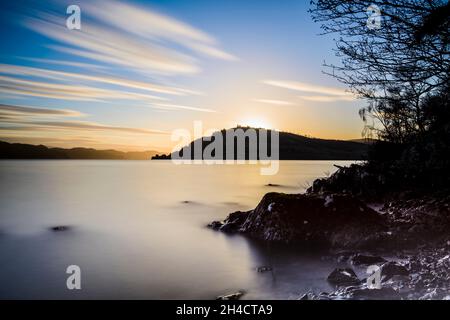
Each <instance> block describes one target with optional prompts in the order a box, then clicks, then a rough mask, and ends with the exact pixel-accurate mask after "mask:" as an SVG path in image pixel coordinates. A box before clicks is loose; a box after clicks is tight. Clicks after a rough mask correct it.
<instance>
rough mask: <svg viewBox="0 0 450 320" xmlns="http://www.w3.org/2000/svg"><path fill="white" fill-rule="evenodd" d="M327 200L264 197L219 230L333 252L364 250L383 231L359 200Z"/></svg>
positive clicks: (378, 219)
mask: <svg viewBox="0 0 450 320" xmlns="http://www.w3.org/2000/svg"><path fill="white" fill-rule="evenodd" d="M327 197H328V198H327ZM327 197H324V196H320V195H308V194H282V193H268V194H266V195H265V196H264V198H263V199H262V200H261V202H260V203H259V205H258V206H257V207H256V208H255V209H254V210H251V211H248V212H235V213H232V214H230V215H229V216H228V218H227V219H226V220H225V221H224V225H223V226H222V227H221V228H220V230H221V231H224V232H241V233H245V234H248V235H250V236H252V237H254V238H258V239H262V240H266V241H275V242H285V243H313V244H318V245H324V246H328V247H335V248H350V247H351V248H353V247H365V246H368V245H369V244H370V243H372V242H373V241H374V238H373V236H374V234H377V233H380V232H382V231H385V230H384V229H385V226H384V225H383V217H381V216H380V215H379V214H378V213H377V212H375V211H374V210H372V209H370V208H369V207H368V206H366V205H365V204H364V203H363V202H361V201H360V200H358V199H356V198H354V197H352V196H348V195H333V196H332V198H333V200H332V201H330V200H329V197H331V196H327ZM327 199H328V200H327ZM325 204H327V205H325Z"/></svg>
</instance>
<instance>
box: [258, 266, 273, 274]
mask: <svg viewBox="0 0 450 320" xmlns="http://www.w3.org/2000/svg"><path fill="white" fill-rule="evenodd" d="M256 271H257V272H260V273H264V272H269V271H272V267H268V266H262V267H258V268H256Z"/></svg>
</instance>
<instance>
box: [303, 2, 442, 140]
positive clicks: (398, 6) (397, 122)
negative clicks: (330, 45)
mask: <svg viewBox="0 0 450 320" xmlns="http://www.w3.org/2000/svg"><path fill="white" fill-rule="evenodd" d="M311 4H312V9H311V10H310V13H311V15H312V17H313V20H314V21H315V22H318V23H321V28H322V30H323V33H324V34H335V35H337V36H338V38H337V39H335V41H336V49H335V53H336V55H337V56H338V57H340V58H341V64H340V65H333V64H326V67H327V71H326V73H328V74H330V75H332V76H333V77H335V78H337V79H338V80H339V81H341V82H343V83H344V84H346V85H348V87H349V88H350V90H351V91H352V92H354V93H355V94H356V95H358V96H359V97H361V98H365V99H367V101H368V105H367V106H366V107H364V108H362V109H361V111H360V116H361V118H362V119H363V120H364V122H365V123H366V126H365V132H364V134H365V135H370V134H372V135H376V136H377V137H378V138H379V139H382V140H386V141H390V142H394V143H403V142H405V141H406V140H408V139H409V137H410V136H411V135H414V134H416V133H418V132H424V131H425V130H426V126H425V123H424V117H423V103H424V101H426V100H427V99H428V97H429V96H430V95H434V94H435V93H436V92H442V91H443V88H448V87H449V85H448V83H449V76H448V75H449V71H450V63H449V11H450V4H449V3H448V1H444V0H402V1H395V0H382V1H381V0H369V1H365V0H350V1H340V0H313V1H311ZM373 19H378V21H377V22H379V25H371V23H372V22H373Z"/></svg>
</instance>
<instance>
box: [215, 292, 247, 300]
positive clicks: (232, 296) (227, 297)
mask: <svg viewBox="0 0 450 320" xmlns="http://www.w3.org/2000/svg"><path fill="white" fill-rule="evenodd" d="M244 294H245V292H244V291H238V292H235V293H232V294H227V295H223V296H218V297H217V298H216V300H239V299H240V298H241V297H242V296H243V295H244Z"/></svg>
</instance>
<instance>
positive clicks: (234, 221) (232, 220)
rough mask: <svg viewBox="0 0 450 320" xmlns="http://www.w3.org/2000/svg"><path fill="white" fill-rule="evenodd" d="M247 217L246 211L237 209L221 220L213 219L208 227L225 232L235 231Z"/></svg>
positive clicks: (237, 230) (238, 229)
mask: <svg viewBox="0 0 450 320" xmlns="http://www.w3.org/2000/svg"><path fill="white" fill-rule="evenodd" d="M246 218H247V212H241V211H237V212H234V213H232V214H230V215H229V216H228V217H227V218H226V219H225V220H224V221H223V222H221V221H213V222H211V223H210V224H209V225H208V227H209V228H211V229H213V230H218V231H222V232H225V233H237V232H239V231H240V228H241V226H242V223H243V222H244V221H245V219H246Z"/></svg>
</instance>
